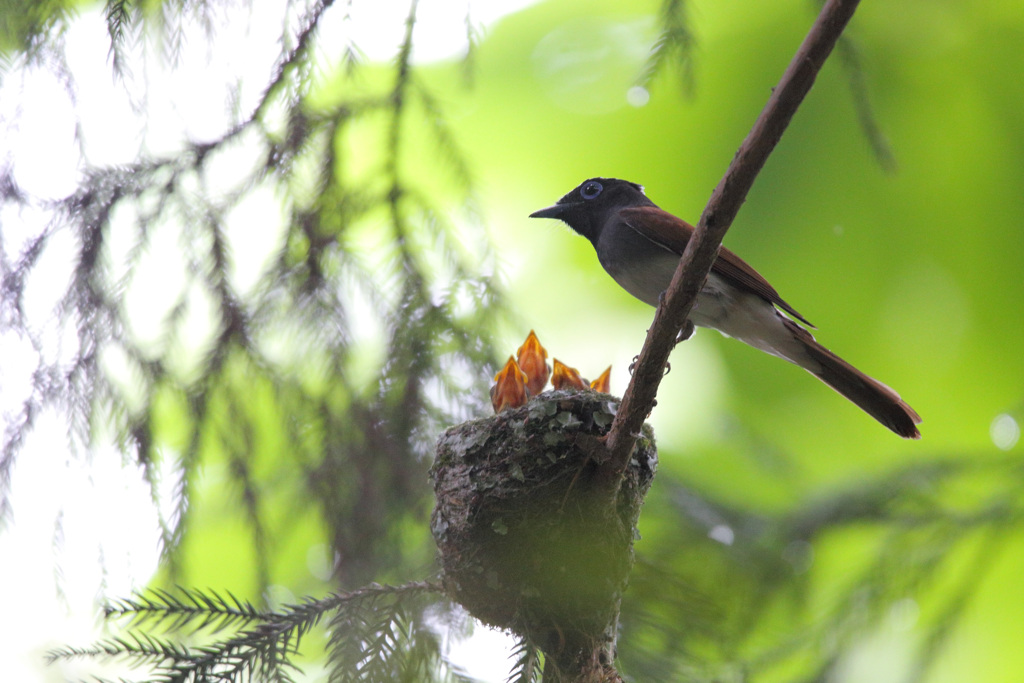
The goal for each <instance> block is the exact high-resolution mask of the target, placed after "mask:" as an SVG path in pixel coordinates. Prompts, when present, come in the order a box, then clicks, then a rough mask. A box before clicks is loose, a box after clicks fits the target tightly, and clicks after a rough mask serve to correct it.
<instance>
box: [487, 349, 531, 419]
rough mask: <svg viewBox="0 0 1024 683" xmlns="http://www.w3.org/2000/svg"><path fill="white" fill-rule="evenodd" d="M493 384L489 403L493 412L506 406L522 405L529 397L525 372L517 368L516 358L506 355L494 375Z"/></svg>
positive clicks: (498, 411)
mask: <svg viewBox="0 0 1024 683" xmlns="http://www.w3.org/2000/svg"><path fill="white" fill-rule="evenodd" d="M494 382H495V384H494V386H493V387H491V405H492V406H494V412H495V413H500V412H501V411H503V410H505V409H506V408H518V407H519V406H521V405H524V404H525V403H526V401H527V400H529V398H530V392H529V390H528V389H527V388H526V374H525V373H524V372H523V371H522V370H520V369H519V365H517V364H516V359H515V358H513V357H512V356H509V357H508V362H507V363H505V367H503V368H502V369H501V370H500V371H499V372H498V374H497V375H495V376H494Z"/></svg>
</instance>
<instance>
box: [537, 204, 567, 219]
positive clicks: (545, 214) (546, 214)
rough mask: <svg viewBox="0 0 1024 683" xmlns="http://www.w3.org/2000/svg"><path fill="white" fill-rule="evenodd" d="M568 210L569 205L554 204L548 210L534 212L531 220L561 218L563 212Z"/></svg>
mask: <svg viewBox="0 0 1024 683" xmlns="http://www.w3.org/2000/svg"><path fill="white" fill-rule="evenodd" d="M567 208H568V205H567V204H554V205H553V206H549V207H548V208H546V209H541V210H540V211H534V212H533V213H531V214H530V218H560V217H561V215H562V212H564V211H565V210H566V209H567Z"/></svg>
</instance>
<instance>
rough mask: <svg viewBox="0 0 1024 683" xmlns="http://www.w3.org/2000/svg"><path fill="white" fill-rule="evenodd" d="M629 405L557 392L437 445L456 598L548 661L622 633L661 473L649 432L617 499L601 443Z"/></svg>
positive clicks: (445, 558)
mask: <svg viewBox="0 0 1024 683" xmlns="http://www.w3.org/2000/svg"><path fill="white" fill-rule="evenodd" d="M617 409H618V399H616V398H614V397H612V396H609V395H607V394H598V393H595V392H591V391H583V392H569V391H549V392H545V393H543V394H541V395H539V396H537V397H535V398H533V399H532V400H531V401H530V402H529V403H528V404H526V405H525V406H522V407H520V408H516V409H514V410H506V411H504V412H502V413H501V414H499V415H495V416H494V417H490V418H486V419H481V420H473V421H471V422H466V423H463V424H460V425H457V426H455V427H452V428H451V429H449V430H448V431H446V432H445V433H444V434H443V435H442V436H441V438H440V439H439V440H438V442H437V456H436V460H435V462H434V466H433V467H432V468H431V477H432V479H433V481H434V492H435V494H436V496H437V505H436V507H435V508H434V512H433V515H432V517H431V529H432V531H433V534H434V538H435V539H436V541H437V546H438V548H439V549H440V555H441V565H442V568H443V572H444V575H443V580H444V584H445V587H446V589H447V591H448V593H449V594H450V596H451V597H452V598H453V599H454V600H456V601H457V602H459V603H460V604H462V605H463V606H464V607H466V609H468V610H469V612H470V613H471V614H473V616H475V617H476V618H478V619H480V620H482V621H484V622H486V623H488V624H492V625H494V626H498V627H501V628H505V629H509V630H512V631H513V632H515V633H518V634H520V635H523V636H527V637H529V638H530V639H531V640H532V641H533V642H534V643H536V644H538V645H539V646H540V647H542V648H543V649H544V650H545V652H552V651H566V652H572V651H577V652H585V651H587V648H588V647H589V646H590V645H592V644H593V642H594V641H595V640H597V639H601V638H604V639H607V638H608V636H609V635H610V634H611V633H612V632H613V630H614V627H615V621H616V619H617V615H618V605H619V601H620V597H621V595H622V592H623V590H625V587H626V582H627V578H628V575H629V571H630V569H631V567H632V565H633V540H634V538H636V523H637V519H638V517H639V515H640V508H641V506H642V505H643V499H644V495H645V494H646V493H647V491H648V489H649V488H650V485H651V481H652V479H653V477H654V471H655V468H656V466H657V452H656V450H655V447H654V440H653V437H652V434H651V431H650V429H649V427H647V426H645V427H644V433H643V435H642V436H641V438H640V439H639V440H638V442H637V445H636V448H635V449H634V451H633V455H632V458H631V460H630V463H629V466H628V468H627V470H626V473H625V477H624V479H623V481H622V483H621V486H619V487H618V488H617V489H616V488H615V487H614V486H611V487H610V486H609V485H608V482H607V477H605V476H603V475H604V474H605V473H604V472H602V471H601V464H602V463H601V460H602V457H603V454H604V450H603V446H602V444H601V442H600V441H599V439H600V437H603V436H604V435H605V434H607V432H608V429H609V427H610V426H611V422H612V419H613V417H614V415H615V411H616V410H617Z"/></svg>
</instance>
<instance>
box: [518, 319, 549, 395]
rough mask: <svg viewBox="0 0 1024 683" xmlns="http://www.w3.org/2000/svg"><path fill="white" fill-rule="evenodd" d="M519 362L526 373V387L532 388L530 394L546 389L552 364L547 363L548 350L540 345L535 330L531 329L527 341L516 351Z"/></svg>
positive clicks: (520, 367)
mask: <svg viewBox="0 0 1024 683" xmlns="http://www.w3.org/2000/svg"><path fill="white" fill-rule="evenodd" d="M516 356H517V360H518V362H519V369H520V370H522V371H523V372H525V373H526V377H527V381H526V388H527V389H529V390H530V396H536V395H537V394H539V393H540V392H541V391H543V390H544V385H545V384H547V383H548V377H550V376H551V366H550V365H548V364H547V362H546V360H547V357H548V352H547V350H546V349H545V348H544V347H543V346H541V345H540V340H539V339H537V335H536V334H534V332H533V330H530V334H529V336H527V337H526V341H524V342H523V345H522V346H520V347H519V351H517V352H516Z"/></svg>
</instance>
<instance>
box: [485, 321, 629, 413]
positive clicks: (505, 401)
mask: <svg viewBox="0 0 1024 683" xmlns="http://www.w3.org/2000/svg"><path fill="white" fill-rule="evenodd" d="M516 356H517V357H518V360H517V359H516V358H513V357H512V356H509V357H508V362H507V363H505V367H503V368H502V369H501V370H500V371H499V372H498V374H497V375H495V376H494V386H492V387H491V405H492V406H494V412H495V413H500V412H501V411H503V410H505V409H506V408H518V407H519V406H521V405H525V404H526V402H527V401H529V400H530V397H532V396H536V395H537V394H539V393H540V392H542V391H543V390H544V387H545V386H546V385H547V383H548V378H549V377H550V378H551V384H552V385H553V386H554V388H555V389H575V390H577V391H581V390H584V389H586V390H593V391H600V392H601V393H605V394H607V393H608V392H609V390H610V388H611V381H610V376H611V372H612V366H610V365H609V366H608V369H607V370H605V371H604V372H602V373H601V376H600V377H598V378H597V379H595V380H594V381H593V382H587V380H585V379H584V378H583V377H582V376H581V375H580V372H579V370H577V369H576V368H570V367H569V366H568V365H566V364H565V363H563V362H562V361H560V360H558V359H557V358H556V359H553V360H554V364H555V370H554V373H552V372H551V366H550V365H548V363H547V357H548V352H547V349H545V348H544V347H543V346H541V343H540V339H538V338H537V335H536V333H534V331H533V330H530V334H529V335H527V337H526V341H524V342H523V345H522V346H520V347H519V350H518V351H516Z"/></svg>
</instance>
